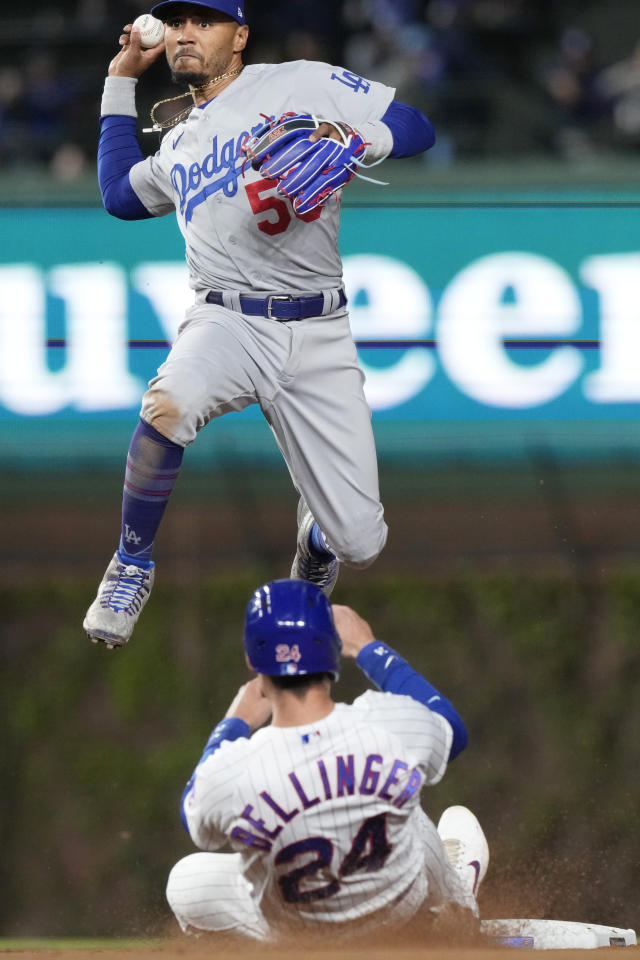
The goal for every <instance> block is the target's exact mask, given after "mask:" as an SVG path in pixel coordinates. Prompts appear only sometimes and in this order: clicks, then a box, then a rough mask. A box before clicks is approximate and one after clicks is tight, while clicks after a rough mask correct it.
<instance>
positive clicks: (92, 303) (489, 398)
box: [0, 251, 640, 416]
mask: <svg viewBox="0 0 640 960" xmlns="http://www.w3.org/2000/svg"><path fill="white" fill-rule="evenodd" d="M425 272H426V270H425ZM344 277H345V285H346V287H347V293H348V296H349V299H350V305H349V309H350V316H351V325H352V331H353V335H354V338H355V339H357V340H360V341H366V340H387V339H391V340H395V341H397V340H402V339H412V340H424V339H427V338H434V339H436V340H437V343H438V350H437V351H432V350H428V349H407V350H397V349H396V350H395V351H394V352H393V354H389V353H385V362H384V364H383V365H381V364H378V365H376V364H375V363H374V361H373V360H372V359H371V357H372V356H375V355H373V354H369V355H367V362H362V360H361V363H362V367H363V370H364V372H365V374H366V384H365V391H366V394H367V399H368V401H369V404H370V405H371V407H372V409H374V410H384V409H393V408H394V407H398V406H400V405H402V404H403V403H406V402H408V401H410V400H412V399H413V398H414V397H416V396H418V395H419V394H420V393H422V392H423V391H425V390H426V389H428V387H429V385H430V383H431V381H432V379H433V378H434V376H435V375H436V374H438V375H439V377H440V379H441V380H442V379H443V378H444V376H445V375H446V377H447V378H448V380H449V382H450V384H451V385H452V387H454V388H455V389H456V390H458V391H460V392H461V393H462V395H463V396H466V397H468V398H470V399H471V400H473V401H475V402H477V403H479V404H483V405H484V406H486V407H492V408H502V409H513V410H525V409H535V408H536V407H540V406H543V405H544V404H547V403H549V402H551V401H553V400H556V399H558V398H560V397H562V395H563V394H564V393H566V392H567V391H568V390H569V389H570V388H571V387H574V386H575V385H576V384H580V378H581V377H582V383H581V384H580V386H581V389H582V392H583V396H584V398H585V401H586V402H587V403H592V404H603V403H638V402H640V362H639V358H640V252H638V253H620V254H607V255H598V256H591V257H588V258H587V259H585V260H584V261H583V263H582V264H580V265H579V269H578V281H577V282H580V283H582V284H583V285H584V289H585V294H587V293H588V292H589V291H591V293H590V295H591V297H592V299H593V302H594V304H596V303H597V305H598V309H599V322H600V330H599V336H600V341H601V349H600V353H599V360H600V366H599V368H598V369H597V370H591V371H589V372H587V373H585V363H584V354H583V352H582V351H581V350H580V349H579V348H578V347H575V346H571V345H564V346H560V347H556V348H554V349H553V350H552V351H541V352H539V353H538V352H536V353H529V354H528V355H527V356H524V355H523V354H518V353H515V352H510V351H509V350H508V349H507V348H506V347H505V343H504V341H505V340H508V339H519V340H526V339H541V338H542V339H550V340H552V339H568V338H574V337H579V336H580V329H581V326H582V323H583V316H582V305H581V300H580V297H579V292H578V289H577V286H576V282H574V281H572V278H571V277H570V276H569V274H568V273H567V272H566V271H565V270H564V269H563V268H562V267H560V266H559V265H558V264H557V263H555V262H554V261H553V260H551V259H549V258H547V257H544V256H541V255H540V254H534V253H528V252H524V251H520V252H514V251H507V252H503V253H494V254H491V255H489V256H485V257H481V258H479V259H477V260H475V261H473V262H472V263H470V264H468V265H467V266H465V267H464V268H463V269H462V270H460V271H459V272H458V273H457V274H456V275H455V276H454V277H452V279H451V280H450V281H449V282H448V284H447V285H446V286H445V288H444V290H443V291H442V295H441V297H440V300H439V301H437V300H436V299H435V298H434V297H433V295H432V293H431V291H430V290H429V288H428V286H427V284H426V283H425V281H424V280H423V279H422V277H421V276H420V275H419V274H418V273H417V272H416V271H415V270H414V269H413V268H412V267H410V266H409V265H408V264H406V263H403V262H401V261H399V260H396V259H393V258H391V257H383V256H377V255H371V254H359V255H357V256H351V257H345V261H344ZM130 288H131V289H133V290H135V291H136V292H137V293H139V294H141V295H142V296H144V297H146V298H147V299H148V301H149V304H150V305H151V308H152V309H153V311H154V313H155V315H156V317H157V319H158V323H159V326H160V329H161V331H162V334H163V335H164V337H166V339H167V340H168V341H173V340H174V339H175V337H176V335H177V331H178V327H179V325H180V323H181V321H182V319H183V317H184V310H185V308H186V307H187V306H188V305H189V304H190V303H192V302H193V299H194V297H193V292H192V291H191V290H189V287H188V275H187V268H186V266H185V264H184V263H182V262H178V261H171V262H170V263H163V262H150V263H146V262H142V263H140V264H138V266H137V267H136V268H135V269H134V270H133V271H132V272H131V277H130V278H129V277H128V276H127V272H126V271H125V270H124V269H123V268H122V267H121V266H120V265H119V264H117V263H78V264H66V265H60V266H56V267H54V268H53V269H51V270H50V271H47V272H45V271H42V270H40V269H39V268H38V267H37V266H36V265H35V264H32V263H20V264H10V265H4V266H0V289H2V297H1V298H0V405H1V406H3V407H4V408H5V409H6V410H8V411H10V412H12V413H16V414H19V415H23V416H42V415H48V414H53V413H56V412H58V411H61V410H64V409H75V410H77V411H83V412H93V411H108V410H118V409H130V408H133V409H136V408H137V406H138V404H139V402H140V398H141V395H142V392H143V390H144V383H143V382H142V381H140V380H138V378H136V377H134V376H133V375H132V374H131V372H130V370H129V360H130V356H129V352H128V348H127V340H128V338H129V337H130V336H131V333H130V330H131V329H132V328H134V324H133V323H131V322H130V320H131V318H130V317H129V316H128V313H127V310H128V303H129V302H131V303H135V302H136V298H135V297H134V298H133V299H131V300H130V299H129V297H128V293H129V289H130ZM56 299H57V300H58V301H59V303H58V304H57V305H56ZM48 305H51V306H52V308H54V309H55V311H56V313H58V311H61V316H62V318H63V321H64V323H63V330H64V334H63V335H64V337H65V340H66V351H65V353H64V355H63V362H62V364H61V365H60V368H59V369H58V368H55V369H54V368H53V367H51V366H50V365H49V364H48V362H47V345H46V341H47V336H48V326H47V308H48ZM390 356H392V360H391V361H390V362H389V357H390ZM152 372H153V371H151V370H150V371H149V373H150V375H151V374H152ZM435 414H436V415H437V416H443V415H444V416H446V411H435Z"/></svg>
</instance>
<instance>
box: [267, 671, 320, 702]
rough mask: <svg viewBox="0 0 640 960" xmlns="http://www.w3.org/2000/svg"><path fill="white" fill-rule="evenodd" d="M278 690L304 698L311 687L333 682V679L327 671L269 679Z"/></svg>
mask: <svg viewBox="0 0 640 960" xmlns="http://www.w3.org/2000/svg"><path fill="white" fill-rule="evenodd" d="M269 680H271V683H272V684H273V685H274V687H275V688H276V690H287V691H289V692H290V693H294V694H295V695H296V697H302V696H304V694H305V693H306V692H307V690H309V689H310V688H311V687H315V686H316V684H319V683H323V682H324V681H325V680H328V681H329V683H332V682H333V677H332V676H331V674H330V673H328V672H327V671H324V672H323V673H302V674H298V675H297V676H293V677H269Z"/></svg>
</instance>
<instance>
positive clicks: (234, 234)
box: [129, 60, 394, 292]
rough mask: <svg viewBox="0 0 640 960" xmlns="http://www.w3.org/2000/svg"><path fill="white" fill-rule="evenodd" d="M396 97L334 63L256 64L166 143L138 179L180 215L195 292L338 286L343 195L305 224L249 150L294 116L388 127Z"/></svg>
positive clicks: (159, 209) (151, 206)
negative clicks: (270, 126)
mask: <svg viewBox="0 0 640 960" xmlns="http://www.w3.org/2000/svg"><path fill="white" fill-rule="evenodd" d="M393 94H394V91H393V89H391V88H390V87H386V86H384V85H382V84H380V83H375V82H372V81H369V80H365V79H363V78H362V77H359V76H357V75H356V74H353V73H351V72H350V71H348V70H345V69H344V68H342V67H333V66H331V65H329V64H326V63H316V62H311V61H306V60H298V61H293V62H290V63H282V64H254V65H251V66H247V67H245V68H244V70H243V71H242V73H241V74H240V76H239V77H238V78H237V79H235V80H234V81H233V83H231V84H230V85H229V86H228V87H227V88H226V89H224V90H223V91H222V92H221V93H220V94H219V95H218V96H217V97H215V98H214V99H213V100H211V101H209V103H207V104H205V105H204V106H202V107H197V108H194V109H193V110H192V112H191V114H190V115H189V117H188V118H187V119H186V120H185V121H183V122H182V123H180V124H178V125H177V126H175V127H174V128H173V129H172V130H171V131H170V132H169V133H168V134H166V135H165V137H164V138H163V140H162V143H161V145H160V149H159V151H158V152H157V153H156V154H155V156H153V157H149V158H147V159H146V160H144V161H141V162H140V163H138V164H136V165H135V166H134V167H133V168H132V169H131V171H130V174H129V177H130V182H131V185H132V187H133V189H134V191H135V193H136V194H137V195H138V197H139V198H140V200H141V201H142V203H143V204H144V206H145V207H146V208H147V209H148V210H149V211H150V212H151V213H153V214H155V215H157V216H162V215H163V214H167V213H171V212H173V211H174V209H175V211H176V214H177V218H178V224H179V226H180V229H181V231H182V234H183V236H184V239H185V243H186V255H187V263H188V265H189V270H190V282H191V285H192V286H193V287H194V288H195V289H216V290H241V291H250V290H252V291H262V292H278V291H286V292H304V291H309V290H311V291H314V290H324V289H331V288H335V287H338V286H339V285H340V282H341V277H342V266H341V261H340V255H339V253H338V246H337V237H338V227H339V219H340V216H339V207H340V204H339V194H336V195H335V196H333V197H331V198H330V200H329V201H328V202H327V203H326V204H325V205H324V206H323V207H320V208H318V209H316V210H314V211H312V212H311V213H310V214H307V215H306V216H304V217H302V218H299V217H297V216H296V215H295V214H294V212H293V208H292V206H291V204H290V202H289V201H288V200H286V199H284V198H282V197H281V196H280V195H278V194H277V193H276V189H275V186H276V184H275V182H274V181H268V180H265V179H264V178H263V177H261V176H260V174H259V173H258V172H257V171H255V170H253V169H252V167H251V165H250V164H248V163H245V162H244V156H243V154H242V152H241V145H242V142H243V140H244V139H245V138H246V137H247V136H248V135H249V134H251V133H255V131H256V130H257V129H259V128H260V126H262V125H263V124H264V122H265V116H267V117H273V118H278V117H280V116H281V115H282V114H283V113H285V112H286V111H291V110H293V109H295V111H296V112H298V113H304V112H306V113H312V114H314V115H315V116H318V117H319V118H321V119H322V118H326V119H330V120H343V121H346V122H347V123H349V124H351V125H352V126H354V127H357V126H358V124H362V123H365V122H367V121H372V120H379V119H380V118H381V117H382V115H383V114H384V112H385V110H386V109H387V107H388V106H389V104H390V103H391V101H392V99H393Z"/></svg>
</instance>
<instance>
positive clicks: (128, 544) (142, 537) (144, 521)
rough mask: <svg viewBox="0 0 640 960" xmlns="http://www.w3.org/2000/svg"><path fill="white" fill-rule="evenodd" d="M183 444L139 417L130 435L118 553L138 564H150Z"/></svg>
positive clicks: (123, 559) (124, 559)
mask: <svg viewBox="0 0 640 960" xmlns="http://www.w3.org/2000/svg"><path fill="white" fill-rule="evenodd" d="M183 454H184V447H181V446H179V444H177V443H173V442H172V441H171V440H167V438H166V437H163V436H162V434H161V433H158V431H157V430H155V429H154V428H153V427H150V426H149V424H148V423H145V422H144V420H141V421H140V423H139V424H138V426H137V427H136V429H135V431H134V433H133V436H132V438H131V444H130V446H129V453H128V456H127V469H126V473H125V477H124V490H123V493H122V531H121V534H120V546H119V548H118V555H119V557H120V559H121V560H122V561H124V562H125V563H126V562H131V563H134V564H136V566H138V567H145V568H148V567H150V566H151V551H152V550H153V541H154V539H155V536H156V533H157V531H158V527H159V526H160V521H161V520H162V515H163V513H164V510H165V507H166V505H167V503H168V500H169V496H170V494H171V491H172V490H173V485H174V483H175V481H176V479H177V477H178V473H179V472H180V465H181V463H182V456H183Z"/></svg>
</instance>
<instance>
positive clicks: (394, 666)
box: [356, 640, 467, 761]
mask: <svg viewBox="0 0 640 960" xmlns="http://www.w3.org/2000/svg"><path fill="white" fill-rule="evenodd" d="M356 663H357V664H358V666H359V667H360V669H361V670H362V671H363V673H365V674H366V676H367V677H368V678H369V680H371V681H373V683H375V685H376V686H377V687H379V688H380V690H382V691H383V692H384V693H400V694H404V695H405V696H407V697H412V699H414V700H417V701H418V703H422V704H423V705H424V706H425V707H428V708H429V710H432V711H433V713H439V714H440V716H442V717H444V718H445V720H447V721H448V722H449V723H450V724H451V728H452V730H453V742H452V744H451V752H450V753H449V761H451V760H453V759H454V758H455V757H457V756H458V754H459V753H460V752H461V751H462V750H464V748H465V747H466V745H467V731H466V728H465V725H464V723H463V722H462V718H461V717H460V714H459V713H458V711H457V710H456V709H455V707H454V706H453V704H451V703H450V702H449V701H448V700H447V699H446V698H445V697H443V696H442V694H441V693H440V692H439V691H438V690H436V688H435V687H434V686H433V684H431V683H429V681H428V680H425V678H424V677H423V676H421V675H420V674H419V673H417V671H415V670H414V669H413V667H411V666H409V664H408V663H407V661H406V660H403V658H402V657H401V656H400V654H399V653H396V651H395V650H393V649H392V648H391V647H388V646H387V645H386V643H380V641H379V640H374V641H372V643H368V644H367V646H366V647H363V648H362V650H361V651H360V653H359V654H358V656H357V657H356Z"/></svg>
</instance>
